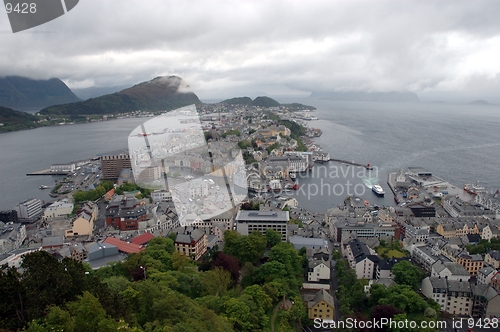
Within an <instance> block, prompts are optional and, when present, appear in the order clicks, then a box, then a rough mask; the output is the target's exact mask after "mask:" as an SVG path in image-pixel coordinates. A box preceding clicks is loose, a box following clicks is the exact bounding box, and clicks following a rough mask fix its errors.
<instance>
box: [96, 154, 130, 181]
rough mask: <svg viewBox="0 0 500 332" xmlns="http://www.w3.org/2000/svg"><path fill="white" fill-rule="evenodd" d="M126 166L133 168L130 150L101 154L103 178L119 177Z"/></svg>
mask: <svg viewBox="0 0 500 332" xmlns="http://www.w3.org/2000/svg"><path fill="white" fill-rule="evenodd" d="M125 168H132V164H131V162H130V155H129V154H128V152H122V153H116V154H106V155H102V156H101V169H102V178H103V179H118V177H119V176H120V173H121V171H122V170H123V169H125Z"/></svg>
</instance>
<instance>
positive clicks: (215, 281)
mask: <svg viewBox="0 0 500 332" xmlns="http://www.w3.org/2000/svg"><path fill="white" fill-rule="evenodd" d="M200 282H201V287H202V290H203V293H204V294H205V295H215V296H223V295H224V294H225V293H226V292H227V290H228V289H229V287H231V284H232V280H231V274H230V273H229V272H228V271H226V270H224V269H223V268H222V267H215V268H214V269H212V270H210V271H207V272H203V273H201V275H200Z"/></svg>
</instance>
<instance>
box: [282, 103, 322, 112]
mask: <svg viewBox="0 0 500 332" xmlns="http://www.w3.org/2000/svg"><path fill="white" fill-rule="evenodd" d="M281 106H285V107H286V108H288V109H289V110H291V111H302V110H310V111H314V110H315V109H316V107H314V106H307V105H303V104H299V103H291V104H281Z"/></svg>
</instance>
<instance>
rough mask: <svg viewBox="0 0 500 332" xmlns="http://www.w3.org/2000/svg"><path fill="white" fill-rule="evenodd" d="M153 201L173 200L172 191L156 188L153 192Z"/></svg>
mask: <svg viewBox="0 0 500 332" xmlns="http://www.w3.org/2000/svg"><path fill="white" fill-rule="evenodd" d="M151 199H152V200H153V202H155V203H156V202H171V201H172V193H171V192H170V191H169V190H155V191H153V192H152V193H151Z"/></svg>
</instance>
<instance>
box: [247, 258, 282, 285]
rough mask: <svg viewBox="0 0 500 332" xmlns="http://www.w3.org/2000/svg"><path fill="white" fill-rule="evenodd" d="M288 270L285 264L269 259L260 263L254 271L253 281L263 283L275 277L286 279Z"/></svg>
mask: <svg viewBox="0 0 500 332" xmlns="http://www.w3.org/2000/svg"><path fill="white" fill-rule="evenodd" d="M287 275H288V271H287V270H286V266H285V264H283V263H281V262H278V261H270V262H267V263H264V264H262V265H261V266H260V267H259V268H258V269H257V271H256V272H255V273H254V282H256V283H258V284H264V283H266V282H270V281H273V280H276V279H286V277H287Z"/></svg>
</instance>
